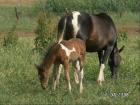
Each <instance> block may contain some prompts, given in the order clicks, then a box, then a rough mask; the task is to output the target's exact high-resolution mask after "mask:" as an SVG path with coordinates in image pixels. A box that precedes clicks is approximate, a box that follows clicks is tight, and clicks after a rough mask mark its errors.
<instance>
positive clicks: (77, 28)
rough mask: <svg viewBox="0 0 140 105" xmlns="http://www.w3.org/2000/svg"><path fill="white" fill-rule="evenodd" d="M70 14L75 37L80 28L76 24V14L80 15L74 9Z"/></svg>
mask: <svg viewBox="0 0 140 105" xmlns="http://www.w3.org/2000/svg"><path fill="white" fill-rule="evenodd" d="M72 14H73V19H72V25H73V29H74V35H75V37H76V34H77V32H78V31H79V28H80V27H79V25H78V16H79V15H80V12H78V11H74V12H72Z"/></svg>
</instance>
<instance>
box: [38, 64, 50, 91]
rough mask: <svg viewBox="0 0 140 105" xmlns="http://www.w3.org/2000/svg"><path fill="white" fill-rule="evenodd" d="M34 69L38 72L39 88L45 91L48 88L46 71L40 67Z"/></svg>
mask: <svg viewBox="0 0 140 105" xmlns="http://www.w3.org/2000/svg"><path fill="white" fill-rule="evenodd" d="M35 66H36V69H37V71H38V76H39V80H40V82H41V86H42V88H43V89H46V88H47V86H48V79H49V77H48V72H47V70H45V68H44V67H43V66H41V65H35Z"/></svg>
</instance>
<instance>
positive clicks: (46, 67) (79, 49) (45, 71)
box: [36, 38, 86, 93]
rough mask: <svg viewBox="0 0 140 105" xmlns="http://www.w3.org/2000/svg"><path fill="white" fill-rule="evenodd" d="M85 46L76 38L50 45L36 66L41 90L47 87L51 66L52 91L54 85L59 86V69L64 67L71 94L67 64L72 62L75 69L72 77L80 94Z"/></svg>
mask: <svg viewBox="0 0 140 105" xmlns="http://www.w3.org/2000/svg"><path fill="white" fill-rule="evenodd" d="M85 53H86V46H85V42H84V41H83V40H81V39H78V38H72V39H70V40H68V41H67V40H63V41H61V42H60V43H55V44H54V45H52V46H51V47H50V48H49V49H48V51H47V53H46V55H45V57H44V59H43V61H42V63H41V64H40V65H36V68H37V70H38V75H39V79H40V82H41V86H42V88H43V89H46V88H47V86H48V80H49V72H50V69H51V67H52V66H53V65H54V66H53V78H54V87H53V88H54V90H55V89H56V85H58V84H59V78H60V73H61V68H62V66H61V65H63V66H64V71H65V77H66V80H67V82H68V88H69V91H70V92H71V83H70V76H69V64H70V63H71V62H72V63H73V66H74V68H75V72H74V74H75V75H74V77H75V82H76V83H77V84H78V83H79V85H80V93H82V91H83V84H82V79H83V75H84V74H83V73H84V72H83V62H84V59H85Z"/></svg>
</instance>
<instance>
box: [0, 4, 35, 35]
mask: <svg viewBox="0 0 140 105" xmlns="http://www.w3.org/2000/svg"><path fill="white" fill-rule="evenodd" d="M32 8H33V7H26V6H25V7H20V8H18V11H19V12H20V19H19V24H18V27H17V30H18V31H24V32H31V31H33V30H34V29H35V27H36V24H37V22H36V20H37V19H36V17H35V16H36V15H34V16H33V14H32ZM15 22H16V16H15V8H14V7H13V6H0V32H6V31H7V30H9V29H11V27H12V26H13V25H14V24H15Z"/></svg>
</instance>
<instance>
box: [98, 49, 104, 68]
mask: <svg viewBox="0 0 140 105" xmlns="http://www.w3.org/2000/svg"><path fill="white" fill-rule="evenodd" d="M98 58H99V65H100V66H101V63H102V62H103V59H102V58H103V50H102V51H99V52H98Z"/></svg>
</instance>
